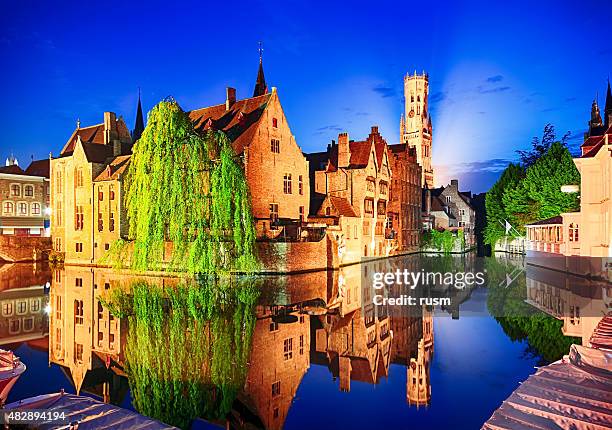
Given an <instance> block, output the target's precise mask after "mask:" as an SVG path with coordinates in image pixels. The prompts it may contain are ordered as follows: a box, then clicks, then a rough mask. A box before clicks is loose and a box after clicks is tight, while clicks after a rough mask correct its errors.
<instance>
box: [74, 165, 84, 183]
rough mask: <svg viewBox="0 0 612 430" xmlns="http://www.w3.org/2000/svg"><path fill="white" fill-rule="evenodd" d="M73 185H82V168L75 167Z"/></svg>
mask: <svg viewBox="0 0 612 430" xmlns="http://www.w3.org/2000/svg"><path fill="white" fill-rule="evenodd" d="M74 186H75V187H82V186H83V169H80V168H77V169H75V171H74Z"/></svg>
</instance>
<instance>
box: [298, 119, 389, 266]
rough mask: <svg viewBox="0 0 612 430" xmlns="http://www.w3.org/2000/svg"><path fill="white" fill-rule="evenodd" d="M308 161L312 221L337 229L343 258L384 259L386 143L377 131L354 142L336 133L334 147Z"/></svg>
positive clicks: (386, 191) (386, 183)
mask: <svg viewBox="0 0 612 430" xmlns="http://www.w3.org/2000/svg"><path fill="white" fill-rule="evenodd" d="M308 160H309V161H310V169H311V180H312V182H313V184H314V188H313V192H312V197H313V199H312V202H311V213H312V214H313V215H314V218H317V219H321V218H329V219H331V221H330V222H331V223H332V224H335V225H339V226H340V230H341V231H340V232H339V234H338V238H337V241H338V242H339V243H340V244H342V245H344V247H345V248H346V252H347V253H350V254H352V255H353V254H354V255H356V256H364V257H372V256H385V255H388V253H389V251H390V250H389V249H387V243H386V241H385V224H386V219H387V203H388V201H389V186H390V181H391V168H390V164H389V153H388V151H387V142H386V141H385V140H384V139H383V137H382V136H381V135H380V133H379V132H378V127H376V126H374V127H372V131H371V132H370V134H369V136H368V137H367V139H366V140H363V141H359V142H355V141H352V140H349V136H348V133H340V134H339V135H338V144H336V143H335V142H333V141H332V143H331V144H330V145H328V147H327V152H320V153H314V154H309V155H308ZM314 218H313V220H314ZM353 261H357V259H354V260H353Z"/></svg>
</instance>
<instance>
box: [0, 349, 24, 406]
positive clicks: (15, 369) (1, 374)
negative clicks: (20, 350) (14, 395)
mask: <svg viewBox="0 0 612 430" xmlns="http://www.w3.org/2000/svg"><path fill="white" fill-rule="evenodd" d="M25 370H26V366H25V364H23V363H22V362H21V360H20V359H19V357H17V356H16V355H15V354H14V353H13V352H12V351H6V350H4V349H0V406H1V405H4V402H6V398H7V397H8V395H9V392H10V391H11V388H13V385H15V382H17V379H19V377H20V376H21V374H22V373H23V372H25Z"/></svg>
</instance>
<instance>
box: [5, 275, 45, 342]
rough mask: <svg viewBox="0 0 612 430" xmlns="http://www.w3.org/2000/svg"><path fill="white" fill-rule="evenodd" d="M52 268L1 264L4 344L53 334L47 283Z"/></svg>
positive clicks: (33, 339)
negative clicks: (46, 290) (48, 311)
mask: <svg viewBox="0 0 612 430" xmlns="http://www.w3.org/2000/svg"><path fill="white" fill-rule="evenodd" d="M48 280H49V272H48V271H39V270H37V269H36V267H35V266H33V265H29V264H28V265H26V264H12V265H7V266H0V345H6V344H15V343H20V342H30V341H35V340H40V339H44V338H46V337H47V336H48V334H49V323H48V317H47V313H46V310H47V304H48V302H49V296H48V295H47V294H45V285H46V283H47V282H48Z"/></svg>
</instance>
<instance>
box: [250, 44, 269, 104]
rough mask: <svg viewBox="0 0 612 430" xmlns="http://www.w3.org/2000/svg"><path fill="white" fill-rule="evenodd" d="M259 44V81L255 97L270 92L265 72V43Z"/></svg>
mask: <svg viewBox="0 0 612 430" xmlns="http://www.w3.org/2000/svg"><path fill="white" fill-rule="evenodd" d="M258 44H259V48H258V51H259V70H258V71H257V80H256V81H255V91H253V97H257V96H262V95H264V94H266V93H267V92H268V86H267V85H266V78H265V77H264V71H263V43H262V42H258Z"/></svg>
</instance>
